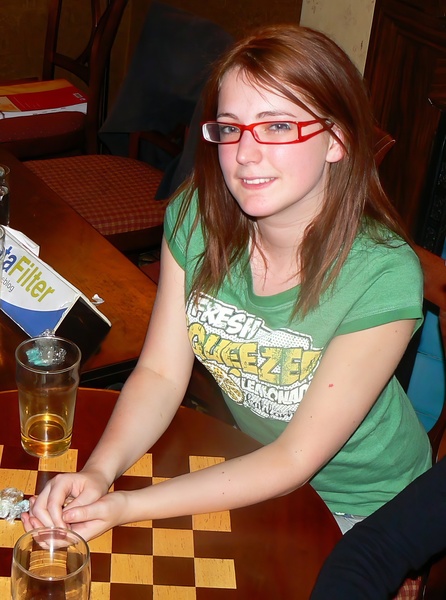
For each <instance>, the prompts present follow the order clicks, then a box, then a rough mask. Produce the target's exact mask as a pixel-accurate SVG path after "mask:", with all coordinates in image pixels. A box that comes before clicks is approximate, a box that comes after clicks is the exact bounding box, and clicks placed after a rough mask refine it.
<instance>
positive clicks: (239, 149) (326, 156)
mask: <svg viewBox="0 0 446 600" xmlns="http://www.w3.org/2000/svg"><path fill="white" fill-rule="evenodd" d="M311 120H314V117H313V116H312V115H311V114H310V113H308V112H307V111H305V110H304V109H303V108H301V107H300V106H298V105H296V104H294V103H293V102H291V101H290V100H288V99H286V98H284V97H282V96H279V95H277V94H276V93H274V92H273V91H267V90H265V89H263V88H260V87H257V86H255V85H253V84H252V83H249V82H248V81H247V80H246V78H245V77H244V76H243V74H242V73H241V72H239V71H230V72H228V73H227V74H226V75H225V76H224V78H223V81H222V86H221V90H220V94H219V101H218V110H217V121H221V122H227V123H238V124H242V125H249V124H251V123H256V122H262V121H311ZM317 129H320V127H317ZM310 132H311V129H309V130H308V129H304V133H310ZM218 152H219V160H220V166H221V169H222V172H223V176H224V179H225V182H226V185H227V186H228V188H229V191H230V192H231V194H232V195H233V196H234V198H235V199H236V201H237V202H238V204H239V206H240V208H241V209H242V210H243V211H244V212H245V213H246V214H247V215H250V216H251V217H255V218H257V219H264V218H268V219H269V220H271V219H273V222H278V223H284V224H290V223H293V222H296V220H299V221H305V222H309V221H310V220H311V219H312V218H313V217H315V216H316V215H317V214H318V212H319V210H320V208H321V205H322V202H323V198H324V188H325V183H326V177H327V167H328V163H330V162H336V161H338V160H340V159H341V158H342V156H343V150H342V147H341V146H340V144H339V143H338V142H337V141H336V140H335V139H334V138H333V136H331V135H330V133H329V132H327V131H324V132H323V133H321V134H319V135H317V136H315V137H313V138H311V139H309V140H307V141H305V142H301V143H297V144H283V145H266V144H260V143H259V142H257V141H256V140H255V139H254V137H253V135H252V134H251V132H250V131H245V132H244V133H243V135H242V137H241V139H240V141H239V142H238V143H237V144H221V145H220V146H219V147H218Z"/></svg>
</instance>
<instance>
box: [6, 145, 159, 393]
mask: <svg viewBox="0 0 446 600" xmlns="http://www.w3.org/2000/svg"><path fill="white" fill-rule="evenodd" d="M0 163H3V164H6V165H8V166H9V167H10V169H11V223H10V225H11V227H12V228H14V229H18V230H19V231H22V232H23V233H24V234H26V235H27V236H28V237H29V238H31V239H32V240H34V241H35V242H36V243H37V244H39V246H40V257H41V258H42V260H44V261H45V262H46V263H48V264H49V265H50V266H51V267H53V269H55V270H56V271H57V272H58V273H59V274H60V275H62V276H63V277H65V279H67V280H68V281H69V282H70V283H72V284H73V285H74V286H75V287H77V288H78V289H79V290H80V291H81V292H82V293H83V294H84V295H85V296H87V298H92V296H93V295H94V294H98V295H99V296H100V297H101V298H103V299H104V301H105V302H104V304H101V305H100V306H99V307H98V308H99V309H100V310H101V312H102V313H104V314H105V315H106V316H107V317H108V319H109V320H110V321H111V323H112V327H111V330H110V332H109V333H108V334H107V337H106V338H105V339H104V341H103V342H102V344H101V346H100V348H99V351H98V352H97V353H96V354H95V355H94V356H91V357H90V358H89V359H88V361H87V362H86V364H85V365H84V366H83V370H82V372H83V375H82V381H83V382H84V383H86V384H87V383H88V385H91V386H93V385H96V382H97V385H104V383H105V382H108V381H107V378H112V379H113V377H116V376H117V373H118V372H119V371H123V372H125V373H126V372H128V370H131V368H132V367H133V366H134V364H135V362H136V360H137V358H138V356H139V354H140V351H141V348H142V345H143V342H144V337H145V332H146V329H147V325H148V322H149V318H150V314H151V310H152V306H153V301H154V298H155V294H156V286H155V284H154V283H153V282H152V281H151V280H150V279H149V278H148V277H147V276H145V275H144V274H143V273H142V272H141V271H140V270H139V269H138V267H136V266H135V265H134V264H132V263H131V262H130V261H129V260H128V259H127V258H126V257H125V256H123V255H122V254H121V253H120V252H119V251H118V250H116V248H114V247H113V246H112V245H111V244H110V243H109V242H107V240H105V238H104V237H103V236H102V235H100V234H99V233H98V232H97V231H96V230H95V229H94V228H93V227H91V225H90V224H89V223H87V221H85V220H84V219H83V218H82V217H81V216H80V215H79V214H78V213H77V212H75V211H74V210H73V209H72V208H71V207H70V206H69V205H68V204H66V203H65V202H64V201H63V200H61V199H60V198H59V197H58V196H57V194H55V193H54V192H53V191H52V190H50V189H49V188H48V187H47V186H46V185H45V184H44V183H43V182H42V181H41V180H40V179H39V178H38V177H36V176H35V175H34V174H33V173H31V171H30V170H29V169H27V168H26V166H25V165H24V164H22V163H21V162H19V161H18V160H17V159H15V158H14V157H13V156H11V155H10V154H9V153H7V152H5V151H4V150H1V149H0ZM79 193H82V173H79ZM26 337H27V336H26V335H25V333H24V332H23V331H22V330H21V329H20V328H19V327H18V326H17V325H15V323H14V322H13V321H11V319H9V317H7V316H6V315H4V313H2V312H0V389H3V390H5V389H12V388H14V387H15V381H14V375H15V365H14V351H15V348H16V346H17V345H18V344H19V343H20V342H21V341H22V340H23V339H25V338H26Z"/></svg>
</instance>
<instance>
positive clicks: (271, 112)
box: [217, 110, 297, 121]
mask: <svg viewBox="0 0 446 600" xmlns="http://www.w3.org/2000/svg"><path fill="white" fill-rule="evenodd" d="M279 116H280V117H283V116H285V117H291V118H293V119H297V117H296V115H293V114H292V113H289V112H286V111H281V110H266V111H263V112H261V113H258V114H257V115H256V119H266V118H268V117H279ZM222 118H226V119H228V118H229V119H234V121H237V120H238V117H237V116H236V115H234V114H233V113H226V112H221V113H218V115H217V119H222Z"/></svg>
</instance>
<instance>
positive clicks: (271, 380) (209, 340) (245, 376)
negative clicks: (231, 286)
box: [186, 295, 321, 421]
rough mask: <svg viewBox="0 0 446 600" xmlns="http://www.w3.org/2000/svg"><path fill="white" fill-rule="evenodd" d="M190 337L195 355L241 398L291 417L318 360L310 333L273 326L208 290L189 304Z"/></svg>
mask: <svg viewBox="0 0 446 600" xmlns="http://www.w3.org/2000/svg"><path fill="white" fill-rule="evenodd" d="M186 310H187V318H188V331H189V339H190V341H191V344H192V348H193V350H194V352H195V355H196V356H197V358H198V359H199V360H200V361H201V362H203V363H204V365H205V366H206V367H207V369H209V371H210V372H211V373H212V374H213V376H214V377H215V379H216V381H217V382H218V384H219V385H220V387H221V388H222V390H223V391H224V392H225V393H226V394H227V395H228V396H229V397H230V398H231V399H232V400H233V401H234V402H236V403H237V404H242V405H244V406H246V407H248V408H249V409H250V410H252V412H254V413H255V414H257V415H259V416H261V417H263V418H270V419H278V420H281V421H289V420H290V419H291V417H292V416H293V414H294V413H295V411H296V409H297V407H298V406H299V403H300V401H301V400H302V397H303V395H304V394H305V391H306V390H307V388H308V386H309V385H310V382H311V380H312V378H313V376H314V372H315V370H316V368H317V366H318V364H319V361H320V357H321V349H320V348H314V347H313V341H312V338H311V336H308V335H303V334H299V333H296V332H294V331H290V330H289V329H277V330H274V329H270V328H269V327H267V326H266V325H265V322H264V321H263V319H261V318H259V317H257V316H255V315H252V314H249V313H248V312H246V311H244V310H240V309H239V308H237V307H235V306H231V305H230V304H226V303H224V302H222V301H221V300H218V299H215V298H212V297H210V296H206V295H201V296H200V299H199V301H198V303H196V302H195V301H194V300H193V299H189V302H188V304H187V309H186Z"/></svg>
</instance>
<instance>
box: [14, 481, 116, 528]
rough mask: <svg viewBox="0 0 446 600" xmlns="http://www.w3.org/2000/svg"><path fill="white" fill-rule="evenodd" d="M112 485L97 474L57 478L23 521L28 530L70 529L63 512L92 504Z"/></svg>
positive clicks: (32, 504) (35, 502)
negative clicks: (47, 528) (37, 528)
mask: <svg viewBox="0 0 446 600" xmlns="http://www.w3.org/2000/svg"><path fill="white" fill-rule="evenodd" d="M108 488H109V483H108V482H107V481H105V479H104V477H103V475H102V474H101V473H99V472H97V471H94V472H88V471H85V472H84V471H81V472H80V473H69V474H68V473H66V474H62V475H56V476H55V477H54V478H53V479H51V480H50V481H49V482H48V483H47V484H46V486H45V487H44V488H43V490H42V492H41V493H40V494H39V495H38V496H37V497H34V498H31V500H30V509H29V514H28V515H26V516H25V515H24V516H23V517H22V522H23V525H24V527H25V529H26V530H29V529H32V528H36V527H67V525H68V521H67V520H66V519H65V517H64V508H66V507H68V506H69V507H70V509H72V508H75V507H79V506H83V505H86V504H91V503H92V502H95V501H96V500H98V499H99V498H101V497H102V496H104V495H105V494H107V492H108Z"/></svg>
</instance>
